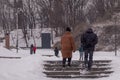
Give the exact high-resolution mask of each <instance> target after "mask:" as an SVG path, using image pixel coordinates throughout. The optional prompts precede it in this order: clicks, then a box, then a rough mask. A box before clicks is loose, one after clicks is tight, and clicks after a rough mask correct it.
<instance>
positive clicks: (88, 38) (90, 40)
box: [61, 27, 98, 70]
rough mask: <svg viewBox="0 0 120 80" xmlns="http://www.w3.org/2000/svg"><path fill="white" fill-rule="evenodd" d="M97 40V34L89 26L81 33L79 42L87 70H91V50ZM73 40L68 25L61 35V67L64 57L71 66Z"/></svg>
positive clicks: (73, 47)
mask: <svg viewBox="0 0 120 80" xmlns="http://www.w3.org/2000/svg"><path fill="white" fill-rule="evenodd" d="M97 42H98V37H97V35H96V34H95V33H94V32H93V30H92V29H91V28H89V29H88V30H87V31H86V32H85V33H84V34H82V35H81V44H82V47H83V51H84V53H85V54H84V64H85V67H87V69H88V70H91V67H92V63H93V51H94V48H95V45H96V44H97ZM75 50H76V47H75V41H74V38H73V36H72V33H71V29H70V28H69V27H67V28H66V32H65V33H64V34H63V36H62V37H61V52H62V57H63V67H65V64H66V59H68V66H71V59H72V52H75Z"/></svg>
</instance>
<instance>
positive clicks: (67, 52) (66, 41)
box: [61, 31, 76, 58]
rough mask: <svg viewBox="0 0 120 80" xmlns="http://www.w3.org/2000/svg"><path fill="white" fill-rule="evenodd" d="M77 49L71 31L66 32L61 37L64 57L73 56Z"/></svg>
mask: <svg viewBox="0 0 120 80" xmlns="http://www.w3.org/2000/svg"><path fill="white" fill-rule="evenodd" d="M75 49H76V47H75V42H74V39H73V36H72V34H71V32H68V31H67V32H66V33H65V34H63V36H62V37H61V52H62V57H63V58H70V57H72V51H73V52H74V51H75Z"/></svg>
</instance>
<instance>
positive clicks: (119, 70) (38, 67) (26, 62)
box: [0, 47, 120, 80]
mask: <svg viewBox="0 0 120 80" xmlns="http://www.w3.org/2000/svg"><path fill="white" fill-rule="evenodd" d="M46 54H49V55H54V52H53V50H50V49H40V50H37V52H36V54H34V55H30V54H29V49H26V50H22V49H20V50H19V52H18V53H16V50H11V51H10V50H7V49H5V48H3V47H0V56H7V57H10V56H12V57H13V56H14V57H22V58H21V59H3V58H0V80H66V79H56V78H55V79H53V78H47V77H46V75H45V74H43V73H42V71H44V70H43V61H44V60H62V57H61V54H59V56H60V57H59V58H58V57H55V56H53V57H46V56H42V55H46ZM78 59H79V53H78V51H76V52H75V53H73V58H72V60H78ZM97 59H98V60H101V59H105V60H112V65H111V66H112V67H113V69H112V70H113V71H114V73H112V74H111V75H110V77H107V78H98V79H79V78H75V79H73V80H113V79H114V80H120V53H118V55H117V56H114V52H95V53H94V60H97ZM69 80H70V79H69ZM71 80H72V79H71Z"/></svg>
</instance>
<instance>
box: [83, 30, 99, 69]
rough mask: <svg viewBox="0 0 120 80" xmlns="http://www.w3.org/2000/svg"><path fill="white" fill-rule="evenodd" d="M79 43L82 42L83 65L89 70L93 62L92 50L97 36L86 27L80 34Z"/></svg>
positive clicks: (96, 41)
mask: <svg viewBox="0 0 120 80" xmlns="http://www.w3.org/2000/svg"><path fill="white" fill-rule="evenodd" d="M81 43H82V44H83V50H84V52H85V56H84V61H85V67H87V69H88V70H91V67H92V63H93V52H94V49H95V45H96V44H97V43H98V37H97V35H96V34H95V33H94V32H93V30H92V29H91V28H89V29H87V31H86V32H85V33H84V34H82V35H81Z"/></svg>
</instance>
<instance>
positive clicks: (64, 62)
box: [63, 58, 71, 67]
mask: <svg viewBox="0 0 120 80" xmlns="http://www.w3.org/2000/svg"><path fill="white" fill-rule="evenodd" d="M66 59H68V66H70V63H71V58H63V67H65V64H66Z"/></svg>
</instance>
